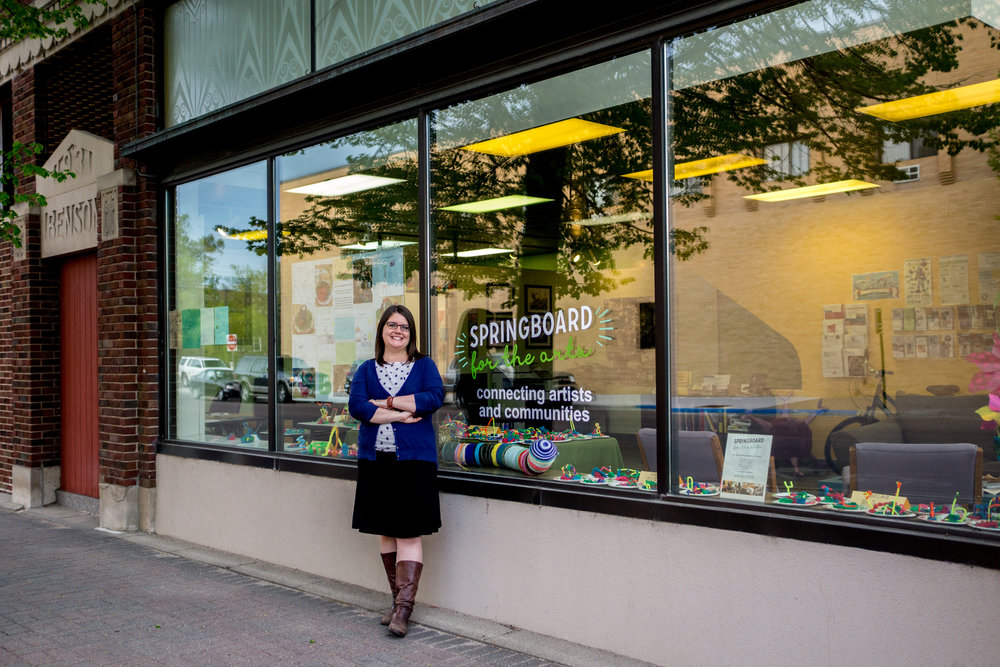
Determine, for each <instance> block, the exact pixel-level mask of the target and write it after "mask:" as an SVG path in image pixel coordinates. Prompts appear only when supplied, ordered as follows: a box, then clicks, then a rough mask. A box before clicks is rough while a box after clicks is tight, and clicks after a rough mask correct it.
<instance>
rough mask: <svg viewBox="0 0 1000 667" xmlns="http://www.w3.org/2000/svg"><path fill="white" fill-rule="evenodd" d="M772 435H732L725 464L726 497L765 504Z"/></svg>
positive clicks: (722, 494) (723, 469)
mask: <svg viewBox="0 0 1000 667" xmlns="http://www.w3.org/2000/svg"><path fill="white" fill-rule="evenodd" d="M771 439H772V436H770V435H757V434H753V433H730V434H729V435H728V437H727V439H726V459H725V462H724V463H723V465H722V490H721V491H722V492H721V494H720V497H722V498H735V499H738V500H756V501H759V502H764V495H765V494H766V493H767V474H768V471H769V469H770V464H771Z"/></svg>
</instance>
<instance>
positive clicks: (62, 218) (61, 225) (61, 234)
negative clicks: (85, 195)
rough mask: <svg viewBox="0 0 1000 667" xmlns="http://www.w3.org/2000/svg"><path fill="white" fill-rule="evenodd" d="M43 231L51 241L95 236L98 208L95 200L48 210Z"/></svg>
mask: <svg viewBox="0 0 1000 667" xmlns="http://www.w3.org/2000/svg"><path fill="white" fill-rule="evenodd" d="M44 215H45V217H44V221H43V223H42V224H43V229H44V230H45V236H46V237H47V238H49V239H53V240H55V239H66V238H70V237H82V236H84V235H90V234H93V233H94V231H95V230H96V229H97V207H96V206H95V205H94V200H92V199H88V200H84V201H81V202H75V203H72V204H66V205H65V206H60V207H59V208H48V207H47V208H46V209H45V213H44Z"/></svg>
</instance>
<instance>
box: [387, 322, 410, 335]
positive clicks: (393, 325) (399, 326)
mask: <svg viewBox="0 0 1000 667" xmlns="http://www.w3.org/2000/svg"><path fill="white" fill-rule="evenodd" d="M385 326H387V327H389V328H390V329H399V330H400V331H402V332H403V333H406V332H407V331H409V330H410V325H409V324H398V323H396V322H386V323H385Z"/></svg>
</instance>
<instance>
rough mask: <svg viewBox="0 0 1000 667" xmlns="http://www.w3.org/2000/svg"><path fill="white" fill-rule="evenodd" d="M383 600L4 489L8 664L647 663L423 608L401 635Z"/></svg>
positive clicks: (2, 602)
mask: <svg viewBox="0 0 1000 667" xmlns="http://www.w3.org/2000/svg"><path fill="white" fill-rule="evenodd" d="M387 599H388V595H382V594H379V593H378V592H375V591H370V590H368V589H364V588H360V587H357V586H353V585H349V584H345V583H342V582H338V581H333V580H330V579H324V578H322V577H318V576H315V575H311V574H308V573H305V572H301V571H297V570H291V569H289V568H284V567H280V566H278V565H274V564H271V563H264V562H260V561H255V560H252V559H249V558H246V557H242V556H238V555H236V554H230V553H225V552H221V551H216V550H214V549H208V548H205V547H200V546H198V545H195V544H191V543H188V542H183V541H181V540H177V539H173V538H169V537H162V536H159V535H153V534H149V533H115V532H112V531H106V530H103V529H101V528H98V527H97V519H96V518H95V517H94V516H93V515H90V514H87V513H85V512H81V511H78V510H74V509H70V508H66V507H62V506H59V505H53V506H48V507H43V508H36V509H30V510H23V509H21V508H20V507H18V506H15V505H13V504H12V503H11V496H10V495H5V494H0V665H5V666H14V665H140V664H142V665H148V664H161V665H237V664H238V665H369V666H373V665H399V664H406V665H418V664H423V665H524V666H528V665H553V664H564V665H601V666H603V665H640V664H645V663H639V662H636V661H633V660H630V659H628V658H623V657H622V656H618V655H614V654H611V653H606V652H604V651H598V650H595V649H591V648H588V647H584V646H580V645H577V644H572V643H570V642H567V641H564V640H560V639H556V638H553V637H545V636H542V635H538V634H536V633H531V632H527V631H525V630H519V629H517V628H512V627H509V626H505V625H501V624H499V623H494V622H492V621H487V620H484V619H479V618H473V617H470V616H464V615H462V614H458V613H456V612H451V611H447V610H444V609H439V608H435V607H431V606H428V605H421V604H419V603H418V605H417V608H416V610H415V611H414V615H413V621H411V623H410V629H409V632H408V633H407V636H406V638H405V639H399V638H397V637H393V636H392V635H390V634H389V633H388V632H387V630H386V628H385V627H383V626H381V625H380V624H379V622H378V617H379V616H380V614H381V611H382V609H381V608H382V606H383V605H385V604H386V602H387Z"/></svg>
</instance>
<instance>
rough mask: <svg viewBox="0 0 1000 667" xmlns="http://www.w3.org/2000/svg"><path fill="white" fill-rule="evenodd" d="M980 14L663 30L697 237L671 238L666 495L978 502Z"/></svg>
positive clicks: (835, 14) (995, 263) (983, 453)
mask: <svg viewBox="0 0 1000 667" xmlns="http://www.w3.org/2000/svg"><path fill="white" fill-rule="evenodd" d="M963 7H964V10H963V9H961V8H963ZM970 7H971V8H972V11H973V15H969V11H970ZM975 11H976V10H975V3H972V4H971V5H970V3H939V2H897V1H891V2H884V3H870V2H861V1H855V0H837V1H834V0H816V1H815V2H807V3H803V4H800V5H797V6H795V7H791V8H788V9H784V10H781V11H777V12H774V13H771V14H767V15H765V16H760V17H757V18H753V19H750V20H748V21H745V22H742V23H737V24H735V25H731V26H728V27H724V28H720V29H717V30H713V31H710V32H707V33H704V34H700V35H695V36H692V37H688V38H685V39H680V40H677V41H676V42H674V43H673V44H672V45H670V52H671V54H672V63H671V65H672V67H671V72H672V75H673V78H672V84H673V85H672V89H671V91H670V107H671V118H670V120H671V132H672V145H671V150H672V154H673V164H674V174H675V177H676V178H678V179H684V178H687V179H691V180H698V181H700V182H701V183H702V185H703V188H702V193H701V194H699V195H696V196H695V195H692V196H688V197H677V198H675V199H674V200H673V203H672V214H671V219H672V222H673V224H674V225H675V232H676V231H677V230H682V231H683V230H686V231H691V230H697V233H698V235H699V236H700V238H701V240H702V241H703V242H704V247H703V249H702V252H698V253H695V254H692V255H690V256H686V257H685V256H680V255H678V254H674V255H673V257H672V266H671V272H672V291H671V297H670V303H669V312H670V316H671V337H670V338H671V357H672V367H673V369H674V371H675V372H674V373H673V377H672V378H671V382H672V386H673V390H674V394H675V396H674V397H673V399H672V404H673V422H674V424H675V427H676V428H677V430H678V432H677V433H674V434H672V435H671V437H670V438H669V442H670V450H671V455H672V458H671V463H672V468H671V469H672V474H671V479H670V489H671V490H672V491H680V492H682V493H697V494H699V495H701V494H704V495H716V494H720V493H721V495H722V497H723V499H726V498H729V499H736V500H738V499H745V500H747V501H757V502H762V503H763V502H767V503H772V502H777V503H779V504H785V505H789V506H790V510H789V511H793V510H792V509H791V508H795V509H801V508H803V507H813V508H817V509H818V508H824V507H825V506H827V505H834V509H835V510H837V509H839V510H841V511H869V510H870V509H871V507H872V505H875V506H878V504H879V503H890V504H889V505H887V506H886V507H887V508H888V509H883V510H881V511H883V512H888V513H889V515H890V516H893V515H894V512H895V513H898V512H904V513H906V512H910V511H912V512H914V513H920V512H926V513H929V512H930V507H931V506H935V505H936V507H935V518H936V519H938V520H942V518H943V517H944V518H943V520H945V521H948V522H956V523H964V522H966V520H967V519H966V514H965V512H964V510H959V511H955V512H953V511H952V507H953V505H952V503H953V502H956V505H955V506H954V507H956V508H962V507H965V508H967V509H969V510H971V509H973V507H974V506H975V505H976V504H978V503H982V502H983V501H984V500H986V501H987V502H988V500H989V498H990V497H991V496H990V494H989V491H990V490H991V488H990V486H989V478H987V482H986V488H985V494H984V487H983V474H984V471H985V472H986V473H989V472H990V471H991V470H992V471H993V472H994V473H995V472H996V471H997V465H998V464H997V448H996V445H995V438H994V434H995V433H996V424H995V423H994V422H989V421H987V422H984V420H983V418H981V416H980V414H977V410H978V409H980V408H983V407H984V406H987V404H988V401H989V396H988V394H990V393H993V394H996V393H998V389H1000V387H998V386H997V383H996V381H995V378H994V377H992V376H989V375H984V374H982V373H980V371H981V370H983V369H986V370H991V369H993V366H990V365H988V364H989V363H992V362H993V361H995V358H991V354H990V350H992V355H996V353H997V350H996V348H995V347H994V345H995V340H996V338H995V335H996V333H995V332H996V331H997V313H996V306H997V300H998V296H1000V295H998V289H1000V237H998V235H997V234H996V233H995V232H996V226H997V215H998V213H1000V187H998V182H997V179H998V174H1000V162H998V156H1000V153H998V152H997V145H998V144H997V142H998V140H1000V134H998V126H1000V104H998V101H1000V92H998V91H1000V87H998V79H997V76H998V66H997V63H998V62H1000V58H998V54H997V48H998V44H1000V32H998V30H997V22H996V16H995V13H994V15H993V16H988V15H981V16H980V15H975ZM899 147H902V148H899ZM977 355H978V356H977ZM660 439H661V440H662V438H660ZM772 466H773V467H772ZM699 485H700V486H699ZM775 492H782V493H785V494H788V493H789V492H790V495H786V496H785V497H782V496H781V494H776V493H775ZM868 492H871V495H869V493H868ZM839 494H843V495H839ZM904 499H905V500H906V501H908V503H909V505H908V506H907V507H905V508H903V507H900V506H901V505H903V501H904ZM956 499H957V501H956ZM707 501H708V502H712V501H711V500H707ZM893 503H896V504H897V505H899V506H896V507H894V506H893ZM942 508H944V509H943V510H942ZM823 511H832V510H826V509H824V510H823Z"/></svg>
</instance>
